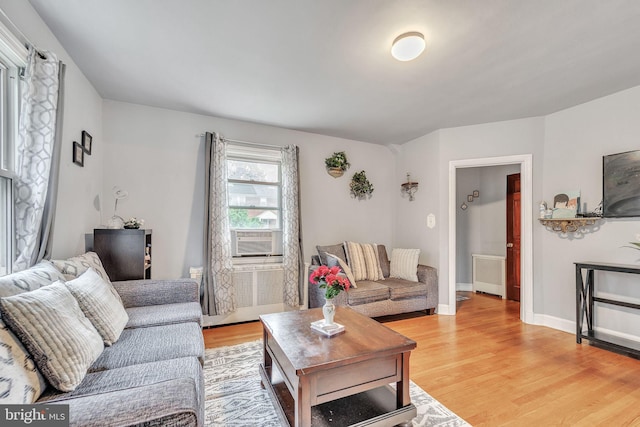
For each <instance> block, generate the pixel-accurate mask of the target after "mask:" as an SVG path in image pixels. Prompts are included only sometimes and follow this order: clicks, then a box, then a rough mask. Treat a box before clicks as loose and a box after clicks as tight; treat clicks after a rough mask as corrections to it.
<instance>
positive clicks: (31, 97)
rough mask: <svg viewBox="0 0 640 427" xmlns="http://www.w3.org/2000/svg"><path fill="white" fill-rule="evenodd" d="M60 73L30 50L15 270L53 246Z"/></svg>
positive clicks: (53, 61)
mask: <svg viewBox="0 0 640 427" xmlns="http://www.w3.org/2000/svg"><path fill="white" fill-rule="evenodd" d="M43 57H44V58H43ZM61 73H64V68H63V67H62V66H61V64H60V63H59V62H58V59H57V58H56V56H55V55H54V54H53V53H50V52H46V53H43V54H40V53H38V52H36V51H35V49H31V51H30V52H29V59H28V63H27V67H26V69H25V73H24V76H23V79H22V83H21V85H22V86H21V93H22V100H21V105H20V124H19V131H18V132H19V138H18V146H17V147H16V148H17V149H16V174H17V179H16V184H15V193H14V194H15V226H16V260H15V261H14V264H13V271H20V270H24V269H26V268H28V267H30V266H32V265H34V264H35V263H36V262H38V261H39V260H41V259H42V258H43V257H44V256H45V254H46V249H47V247H48V246H50V239H49V236H50V234H51V232H52V228H51V224H52V222H53V215H54V209H55V203H56V200H55V196H56V194H55V193H56V192H57V174H58V164H55V165H52V163H53V162H54V161H55V162H58V163H59V150H60V148H59V146H60V141H57V142H56V135H57V136H58V138H59V136H60V135H59V134H60V132H59V130H61V129H62V125H61V123H60V122H61V118H62V114H61V112H60V111H58V109H59V104H60V102H59V89H60V81H61V79H60V77H61ZM56 150H57V153H56ZM45 216H46V218H45Z"/></svg>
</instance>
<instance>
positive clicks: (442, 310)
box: [438, 304, 456, 316]
mask: <svg viewBox="0 0 640 427" xmlns="http://www.w3.org/2000/svg"><path fill="white" fill-rule="evenodd" d="M438 314H444V315H447V316H455V314H456V306H455V305H454V306H453V311H451V306H450V305H449V304H438Z"/></svg>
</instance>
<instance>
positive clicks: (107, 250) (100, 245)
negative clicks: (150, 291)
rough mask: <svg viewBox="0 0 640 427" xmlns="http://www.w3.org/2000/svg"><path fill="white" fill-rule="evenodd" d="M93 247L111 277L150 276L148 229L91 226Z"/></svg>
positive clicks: (149, 236) (113, 279)
mask: <svg viewBox="0 0 640 427" xmlns="http://www.w3.org/2000/svg"><path fill="white" fill-rule="evenodd" d="M93 250H94V252H95V253H97V254H98V256H99V257H100V261H102V265H103V266H104V269H105V270H106V272H107V274H108V275H109V278H110V279H111V281H118V280H135V279H151V230H140V229H138V230H129V229H120V230H113V229H106V228H96V229H94V230H93Z"/></svg>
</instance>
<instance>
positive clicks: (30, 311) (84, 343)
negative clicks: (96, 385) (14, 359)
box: [0, 282, 104, 391]
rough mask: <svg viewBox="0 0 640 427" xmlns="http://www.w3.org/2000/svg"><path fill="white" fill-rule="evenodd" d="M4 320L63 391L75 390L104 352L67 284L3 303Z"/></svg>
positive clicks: (52, 382)
mask: <svg viewBox="0 0 640 427" xmlns="http://www.w3.org/2000/svg"><path fill="white" fill-rule="evenodd" d="M0 311H1V312H2V319H3V320H4V321H5V323H6V324H7V325H8V326H9V328H10V329H11V331H12V332H13V333H14V334H15V335H16V336H17V337H18V338H19V339H20V341H21V342H22V344H23V345H24V346H25V347H26V348H27V350H28V351H29V353H31V356H33V360H34V361H35V362H36V365H37V366H38V369H40V372H41V373H42V375H43V376H44V377H45V378H46V379H47V380H48V381H49V383H50V384H51V385H52V386H53V387H55V388H57V389H58V390H60V391H72V390H74V389H75V388H76V387H77V386H78V385H79V384H80V383H81V382H82V380H83V379H84V377H85V375H86V374H87V370H88V369H89V366H91V364H92V363H93V362H94V361H95V360H96V359H97V358H98V356H100V353H102V350H103V349H104V344H103V343H102V338H101V337H100V334H99V333H98V331H96V328H94V327H93V325H92V324H91V322H90V321H89V319H87V318H86V317H85V315H84V314H82V310H80V307H79V306H78V302H77V301H76V299H75V298H74V297H73V295H71V292H69V290H68V289H67V287H66V286H65V284H64V283H62V282H55V283H53V284H51V285H49V286H44V287H42V288H40V289H36V290H35V291H31V292H25V293H22V294H19V295H14V296H11V297H6V298H2V299H0Z"/></svg>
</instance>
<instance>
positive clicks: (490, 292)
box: [456, 164, 520, 309]
mask: <svg viewBox="0 0 640 427" xmlns="http://www.w3.org/2000/svg"><path fill="white" fill-rule="evenodd" d="M519 176H520V165H518V164H511V165H499V166H482V167H473V168H459V169H458V170H457V171H456V185H457V190H456V195H457V199H458V201H459V202H460V203H461V205H460V208H459V210H458V215H457V221H456V296H457V298H456V300H457V301H463V300H464V298H461V297H465V296H466V297H468V296H469V292H476V293H479V294H485V295H487V296H493V297H496V298H499V299H503V298H504V299H506V298H509V299H510V300H516V301H520V295H519V292H520V283H519V281H517V283H516V277H519V276H518V274H519V270H520V269H519V264H520V257H519V253H520V251H519V247H520V218H519V215H520V209H519V208H520V204H519V203H520V197H519V196H520V186H519V180H516V179H515V178H516V177H519ZM515 227H517V230H515V229H514V228H515ZM516 258H517V261H516ZM514 266H517V269H516V268H513V267H514ZM507 285H509V286H507ZM514 292H518V295H517V297H514ZM458 309H460V304H458Z"/></svg>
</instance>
